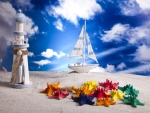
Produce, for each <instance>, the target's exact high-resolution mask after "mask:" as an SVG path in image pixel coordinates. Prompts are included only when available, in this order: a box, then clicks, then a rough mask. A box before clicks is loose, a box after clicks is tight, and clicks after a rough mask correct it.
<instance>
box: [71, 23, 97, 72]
mask: <svg viewBox="0 0 150 113" xmlns="http://www.w3.org/2000/svg"><path fill="white" fill-rule="evenodd" d="M86 45H87V46H88V47H87V49H88V50H87V51H88V52H87V54H88V55H87V57H86V54H85V53H86V50H85V49H86ZM74 57H81V58H83V61H82V62H77V63H74V64H72V65H71V64H70V63H69V64H68V68H70V69H71V70H73V71H76V72H78V73H87V72H89V70H91V69H94V68H96V67H97V66H98V65H99V64H98V61H97V59H96V56H95V54H94V52H93V49H92V46H91V42H90V39H89V36H88V34H87V33H86V22H85V24H84V25H83V27H82V30H81V32H80V35H79V38H78V41H77V42H76V44H75V46H74V49H73V51H72V53H71V54H70V56H69V58H74ZM86 58H91V59H93V60H95V61H96V64H86V60H87V59H86Z"/></svg>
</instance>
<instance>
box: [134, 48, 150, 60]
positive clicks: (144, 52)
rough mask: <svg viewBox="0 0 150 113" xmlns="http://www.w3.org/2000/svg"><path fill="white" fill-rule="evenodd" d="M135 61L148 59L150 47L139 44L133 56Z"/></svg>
mask: <svg viewBox="0 0 150 113" xmlns="http://www.w3.org/2000/svg"><path fill="white" fill-rule="evenodd" d="M134 60H136V61H150V47H148V46H146V45H142V46H139V47H138V49H137V51H136V53H135V58H134Z"/></svg>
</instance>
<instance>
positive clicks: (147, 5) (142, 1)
mask: <svg viewBox="0 0 150 113" xmlns="http://www.w3.org/2000/svg"><path fill="white" fill-rule="evenodd" d="M136 2H137V3H138V4H139V5H140V7H141V8H142V9H150V1H149V0H136Z"/></svg>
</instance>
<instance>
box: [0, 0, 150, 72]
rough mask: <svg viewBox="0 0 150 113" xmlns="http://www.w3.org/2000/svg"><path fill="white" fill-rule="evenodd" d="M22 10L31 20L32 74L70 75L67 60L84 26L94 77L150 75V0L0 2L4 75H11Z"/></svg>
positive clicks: (0, 63)
mask: <svg viewBox="0 0 150 113" xmlns="http://www.w3.org/2000/svg"><path fill="white" fill-rule="evenodd" d="M18 9H21V10H22V12H23V13H24V14H25V16H26V19H27V23H26V25H25V31H26V32H27V36H25V37H26V38H28V39H29V44H30V47H29V48H28V51H29V54H28V59H29V70H30V71H66V70H69V69H68V68H67V65H68V62H69V59H68V58H67V56H68V55H69V54H70V53H71V51H72V49H73V47H74V44H75V43H76V41H77V39H78V36H79V33H80V30H81V28H82V25H83V24H84V21H85V20H86V22H87V29H86V30H87V32H88V34H89V36H90V40H91V44H92V46H93V50H94V52H95V54H96V57H97V59H98V62H99V68H97V69H96V70H95V71H107V72H123V73H133V74H141V75H150V64H149V62H150V37H149V36H150V1H149V0H42V1H41V0H0V69H1V70H7V71H11V66H12V59H13V56H12V47H11V41H12V39H14V38H15V35H14V34H13V31H15V21H14V18H15V15H16V12H17V10H18ZM90 62H91V63H94V62H93V61H91V60H90Z"/></svg>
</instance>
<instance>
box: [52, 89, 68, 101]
mask: <svg viewBox="0 0 150 113" xmlns="http://www.w3.org/2000/svg"><path fill="white" fill-rule="evenodd" d="M68 95H69V93H68V92H67V90H65V91H62V90H57V91H55V92H54V93H53V95H51V96H49V98H57V99H59V100H60V99H62V98H65V97H67V96H68Z"/></svg>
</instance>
